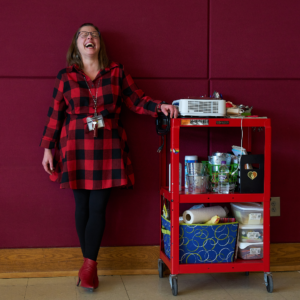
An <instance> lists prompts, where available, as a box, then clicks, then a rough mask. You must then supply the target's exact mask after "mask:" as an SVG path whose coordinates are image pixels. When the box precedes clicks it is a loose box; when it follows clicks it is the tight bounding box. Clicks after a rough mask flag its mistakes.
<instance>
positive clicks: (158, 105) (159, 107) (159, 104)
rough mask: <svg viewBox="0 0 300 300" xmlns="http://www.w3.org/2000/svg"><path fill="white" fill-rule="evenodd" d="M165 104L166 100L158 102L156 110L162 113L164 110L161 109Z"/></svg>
mask: <svg viewBox="0 0 300 300" xmlns="http://www.w3.org/2000/svg"><path fill="white" fill-rule="evenodd" d="M163 104H166V102H164V101H162V102H161V103H158V104H157V106H156V111H157V112H158V113H161V112H162V111H161V106H162V105H163Z"/></svg>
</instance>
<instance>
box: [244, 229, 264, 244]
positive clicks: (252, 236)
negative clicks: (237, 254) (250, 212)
mask: <svg viewBox="0 0 300 300" xmlns="http://www.w3.org/2000/svg"><path fill="white" fill-rule="evenodd" d="M263 232H264V227H263V225H240V226H239V241H240V242H243V243H261V242H262V241H263Z"/></svg>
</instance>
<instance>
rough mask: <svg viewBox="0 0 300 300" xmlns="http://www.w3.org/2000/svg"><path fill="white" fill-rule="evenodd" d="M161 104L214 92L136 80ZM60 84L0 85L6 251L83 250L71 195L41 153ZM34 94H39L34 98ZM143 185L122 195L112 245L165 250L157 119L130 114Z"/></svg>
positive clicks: (110, 227)
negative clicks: (52, 177) (161, 244)
mask: <svg viewBox="0 0 300 300" xmlns="http://www.w3.org/2000/svg"><path fill="white" fill-rule="evenodd" d="M136 82H137V84H138V85H139V86H140V87H141V88H142V89H143V90H144V91H145V92H146V93H147V94H148V95H150V96H152V97H154V98H155V99H158V98H160V99H162V100H165V101H167V102H169V103H170V102H171V101H173V100H175V99H176V98H178V97H186V96H188V95H190V93H192V94H194V95H202V94H207V93H208V81H207V80H202V81H201V80H136ZM53 84H54V79H16V78H9V79H0V92H1V99H2V107H1V118H0V128H1V129H2V130H1V141H2V142H1V144H0V153H1V155H2V158H3V159H2V160H1V161H0V170H1V172H0V182H1V185H0V194H1V210H0V226H1V227H2V228H5V230H1V232H0V247H4V248H9V247H12V248H14V247H63V246H79V243H78V238H77V235H76V231H75V222H74V200H73V195H72V191H71V190H60V189H59V185H58V184H57V183H53V182H50V181H49V179H48V175H47V174H46V173H45V172H44V170H43V168H42V165H41V161H42V155H43V149H42V148H39V147H38V145H39V142H40V139H41V136H42V132H43V127H44V125H45V122H46V115H47V111H48V107H49V105H50V103H51V95H52V89H53ZM33 91H34V92H33ZM122 120H123V123H124V126H125V128H126V131H127V134H128V143H129V146H130V149H131V155H132V160H133V166H134V171H135V175H136V185H135V188H134V190H120V189H115V190H114V191H113V193H112V196H111V199H110V203H109V205H108V212H107V229H106V232H105V236H104V239H103V243H102V245H104V246H121V245H153V244H158V243H159V234H158V233H159V204H158V203H159V197H158V189H159V182H158V159H159V156H158V153H157V148H158V147H159V138H158V136H157V134H156V131H155V119H154V118H151V117H148V116H142V115H137V114H134V113H133V112H131V111H129V110H128V109H127V108H126V107H124V114H123V116H122Z"/></svg>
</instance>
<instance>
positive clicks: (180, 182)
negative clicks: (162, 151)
mask: <svg viewBox="0 0 300 300" xmlns="http://www.w3.org/2000/svg"><path fill="white" fill-rule="evenodd" d="M181 174H182V167H181V163H179V191H181V184H182V180H181V176H182V175H181ZM169 192H171V164H169Z"/></svg>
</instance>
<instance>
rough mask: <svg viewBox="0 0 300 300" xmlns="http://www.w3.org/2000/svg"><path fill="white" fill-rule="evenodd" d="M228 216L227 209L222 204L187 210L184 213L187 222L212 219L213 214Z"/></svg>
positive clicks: (193, 222)
mask: <svg viewBox="0 0 300 300" xmlns="http://www.w3.org/2000/svg"><path fill="white" fill-rule="evenodd" d="M215 215H218V216H219V217H220V218H225V217H226V211H225V209H224V208H223V207H222V206H210V207H202V208H198V209H193V210H186V211H185V212H184V213H183V221H184V223H186V224H201V223H205V222H207V221H208V220H210V219H211V218H212V217H213V216H215Z"/></svg>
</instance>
